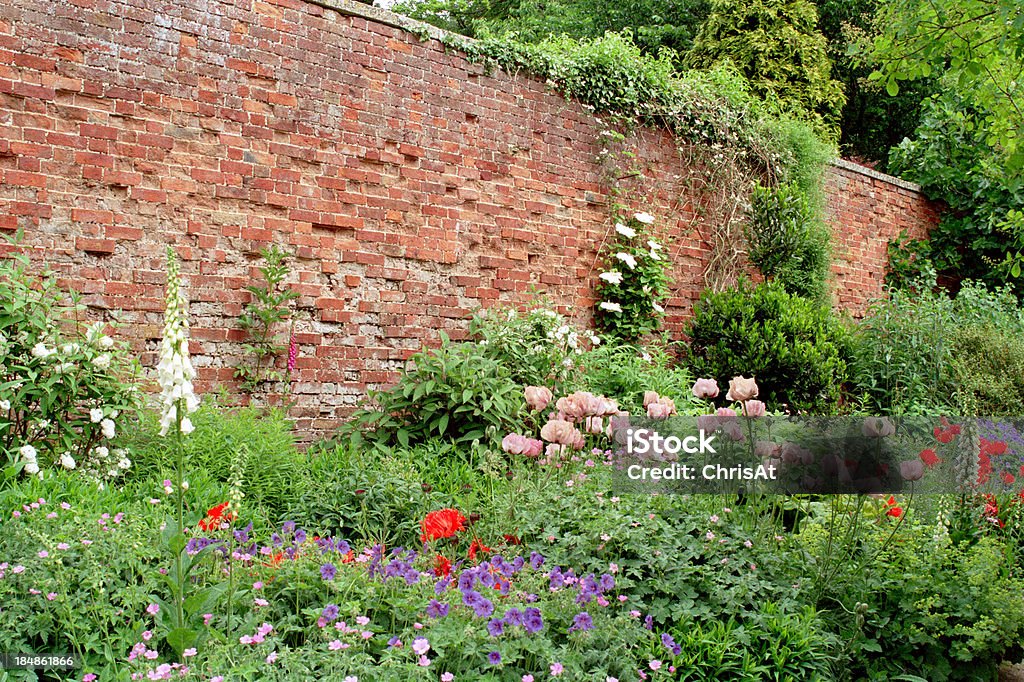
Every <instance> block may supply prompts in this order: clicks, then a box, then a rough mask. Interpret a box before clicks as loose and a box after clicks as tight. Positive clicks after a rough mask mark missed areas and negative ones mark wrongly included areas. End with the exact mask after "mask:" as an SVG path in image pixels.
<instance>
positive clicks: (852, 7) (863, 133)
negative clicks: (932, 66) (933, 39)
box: [816, 0, 936, 170]
mask: <svg viewBox="0 0 1024 682" xmlns="http://www.w3.org/2000/svg"><path fill="white" fill-rule="evenodd" d="M816 4H817V6H818V14H819V25H820V27H821V32H822V34H823V35H824V36H825V40H826V41H827V43H828V53H829V57H830V59H831V60H832V72H833V74H834V76H835V79H836V80H838V81H839V82H841V83H842V84H843V88H844V90H845V92H846V103H845V104H844V105H843V112H842V119H841V121H840V125H839V128H840V137H839V148H840V150H841V152H842V153H843V155H844V156H847V157H854V158H857V159H860V160H863V161H865V162H868V163H873V164H877V167H878V168H879V170H886V169H887V167H888V158H889V150H890V149H891V148H892V147H895V146H896V145H898V144H899V143H900V142H902V141H903V138H905V137H910V136H912V135H913V133H914V130H915V129H916V128H917V124H918V121H919V119H920V106H921V100H923V99H924V98H925V97H928V96H929V95H931V94H933V93H934V92H935V90H936V84H935V79H934V78H926V79H921V80H919V81H915V82H913V83H908V84H906V85H905V86H904V87H903V88H901V89H900V92H899V93H898V94H896V95H890V94H889V93H887V92H886V91H885V88H884V87H883V86H882V85H881V84H880V83H878V82H877V81H871V80H868V76H869V75H870V73H871V71H872V68H873V67H872V66H870V65H869V64H867V63H865V59H864V57H863V55H858V54H856V52H857V51H856V49H855V46H856V45H857V44H859V43H862V42H866V41H867V36H869V35H874V34H875V33H876V32H877V28H876V25H875V15H876V13H877V11H878V7H879V5H880V4H881V3H880V2H879V0H818V1H817V2H816Z"/></svg>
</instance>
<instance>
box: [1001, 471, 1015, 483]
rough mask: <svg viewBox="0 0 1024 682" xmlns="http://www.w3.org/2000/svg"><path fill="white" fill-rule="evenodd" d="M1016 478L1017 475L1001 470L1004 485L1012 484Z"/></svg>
mask: <svg viewBox="0 0 1024 682" xmlns="http://www.w3.org/2000/svg"><path fill="white" fill-rule="evenodd" d="M1016 480H1017V477H1016V476H1014V475H1013V474H1011V473H1010V472H1009V471H1004V472H1003V483H1005V484H1006V485H1013V482H1014V481H1016Z"/></svg>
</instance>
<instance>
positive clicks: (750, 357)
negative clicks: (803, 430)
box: [687, 283, 848, 413]
mask: <svg viewBox="0 0 1024 682" xmlns="http://www.w3.org/2000/svg"><path fill="white" fill-rule="evenodd" d="M687 335H688V336H689V337H690V353H689V357H688V363H689V365H690V369H691V370H692V371H693V372H694V374H695V375H697V376H700V377H708V378H712V379H715V380H717V381H718V383H719V385H720V386H725V385H728V382H729V380H730V379H731V378H733V377H735V376H740V375H742V376H753V377H754V378H756V379H757V382H758V385H759V386H760V387H761V391H760V395H759V399H761V400H763V401H765V402H766V403H767V404H768V406H769V409H783V410H786V409H788V410H790V411H792V412H798V411H804V412H813V413H821V412H825V413H832V412H833V411H835V410H836V409H837V402H838V400H839V396H840V389H841V387H842V384H843V383H844V382H845V381H846V378H847V367H846V359H845V358H846V355H847V353H848V348H847V346H848V335H847V333H846V331H845V329H844V327H843V325H842V324H841V323H840V321H839V320H837V319H836V318H835V317H833V315H832V313H831V312H830V311H829V309H828V308H827V307H824V306H822V305H820V304H817V303H815V302H813V301H810V300H808V299H805V298H801V297H799V296H793V295H791V294H788V293H786V292H785V291H784V290H783V289H782V287H781V286H780V285H779V284H778V283H765V284H760V285H758V286H756V287H753V288H751V287H750V286H749V285H746V284H743V283H741V285H740V286H739V287H738V288H736V289H733V290H728V291H723V292H720V293H713V292H705V293H704V294H703V295H702V296H701V299H700V301H699V302H698V303H697V305H696V306H695V307H694V315H693V319H692V320H691V321H690V323H689V326H688V329H687Z"/></svg>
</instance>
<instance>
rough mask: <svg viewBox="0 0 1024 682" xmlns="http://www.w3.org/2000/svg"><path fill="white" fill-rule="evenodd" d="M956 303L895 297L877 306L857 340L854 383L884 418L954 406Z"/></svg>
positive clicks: (925, 296)
mask: <svg viewBox="0 0 1024 682" xmlns="http://www.w3.org/2000/svg"><path fill="white" fill-rule="evenodd" d="M954 320H955V317H954V313H953V302H952V301H951V300H949V299H948V298H947V297H945V296H942V295H935V294H932V293H931V292H929V291H927V290H926V291H922V292H911V291H892V292H891V293H890V295H889V298H888V299H886V300H883V301H879V302H877V303H876V304H874V305H873V306H872V307H871V309H870V310H869V311H868V313H867V315H866V316H865V317H864V319H863V320H861V322H860V323H859V324H858V325H857V328H856V332H855V334H854V344H853V357H852V359H851V361H850V370H851V378H852V381H853V384H854V385H855V386H856V391H857V392H858V393H860V395H862V396H864V397H865V398H866V400H867V407H868V410H869V411H871V412H872V413H881V414H929V413H934V412H936V411H939V412H941V411H942V409H943V408H945V407H947V406H948V405H949V396H948V395H945V394H943V393H942V391H941V390H940V386H942V385H943V384H944V383H945V382H946V381H947V380H948V377H949V363H950V359H951V355H950V334H949V331H950V325H951V324H952V323H953V321H954Z"/></svg>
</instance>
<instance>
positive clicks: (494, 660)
mask: <svg viewBox="0 0 1024 682" xmlns="http://www.w3.org/2000/svg"><path fill="white" fill-rule="evenodd" d="M487 662H488V663H490V664H491V665H498V664H499V663H501V654H499V653H498V652H497V651H492V652H491V653H489V654H487Z"/></svg>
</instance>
